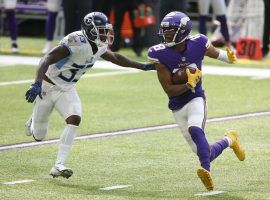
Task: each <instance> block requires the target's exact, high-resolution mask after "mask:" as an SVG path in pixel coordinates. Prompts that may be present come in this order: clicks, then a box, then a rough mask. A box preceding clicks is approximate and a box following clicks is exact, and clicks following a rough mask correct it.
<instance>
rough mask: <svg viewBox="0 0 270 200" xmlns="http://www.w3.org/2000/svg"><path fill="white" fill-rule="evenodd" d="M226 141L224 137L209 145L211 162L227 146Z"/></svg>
mask: <svg viewBox="0 0 270 200" xmlns="http://www.w3.org/2000/svg"><path fill="white" fill-rule="evenodd" d="M228 146H229V145H228V142H227V141H226V140H225V139H222V140H220V141H218V142H216V143H214V144H212V145H211V146H210V148H211V155H210V161H211V162H212V161H213V160H215V159H216V158H217V157H218V156H219V155H220V154H221V153H222V151H223V150H224V149H226V148H227V147H228Z"/></svg>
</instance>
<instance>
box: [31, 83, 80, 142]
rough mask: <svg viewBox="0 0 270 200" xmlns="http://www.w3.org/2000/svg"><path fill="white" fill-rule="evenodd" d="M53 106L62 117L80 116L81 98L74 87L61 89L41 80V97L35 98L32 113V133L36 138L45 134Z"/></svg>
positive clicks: (41, 137)
mask: <svg viewBox="0 0 270 200" xmlns="http://www.w3.org/2000/svg"><path fill="white" fill-rule="evenodd" d="M53 108H56V110H57V111H58V112H59V114H60V115H61V116H62V117H63V118H64V119H67V118H68V117H69V116H71V115H78V116H82V106H81V100H80V97H79V96H78V93H77V91H76V88H75V87H74V88H71V89H70V90H69V91H63V90H61V89H60V88H59V87H57V86H56V85H53V84H50V83H48V82H46V81H43V82H42V99H40V98H39V97H37V98H36V101H35V105H34V110H33V115H32V123H33V124H32V125H33V126H32V128H33V134H34V137H35V138H36V139H37V140H43V139H44V137H45V136H46V134H47V131H48V124H49V118H50V115H51V113H52V110H53Z"/></svg>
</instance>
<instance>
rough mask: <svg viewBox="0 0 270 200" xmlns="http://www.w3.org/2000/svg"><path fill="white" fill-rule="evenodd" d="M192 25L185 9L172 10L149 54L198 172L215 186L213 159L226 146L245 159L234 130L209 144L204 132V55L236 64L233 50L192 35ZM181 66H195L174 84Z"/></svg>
mask: <svg viewBox="0 0 270 200" xmlns="http://www.w3.org/2000/svg"><path fill="white" fill-rule="evenodd" d="M191 29H192V22H191V20H190V18H189V17H188V16H187V15H185V14H184V13H182V12H178V11H175V12H171V13H169V14H167V15H166V16H165V17H164V19H163V20H162V21H161V24H160V29H159V36H161V38H162V40H163V41H162V43H160V44H158V45H155V46H152V47H150V48H149V50H148V58H149V60H151V61H152V62H154V63H155V65H156V70H157V75H158V79H159V82H160V84H161V86H162V88H163V90H164V91H165V93H166V94H167V95H168V97H169V109H170V110H172V112H173V115H174V118H175V121H176V123H177V124H178V126H179V128H180V130H181V133H182V134H183V136H184V137H185V139H186V140H187V142H188V144H189V145H190V147H191V148H192V150H193V151H194V153H196V154H197V156H198V158H199V161H200V165H201V168H199V169H198V170H197V174H198V176H199V178H200V179H201V181H202V183H203V184H204V186H205V187H206V189H207V190H209V191H211V190H213V188H214V185H213V181H212V177H211V174H210V162H211V161H213V160H214V159H215V158H217V157H218V156H219V155H220V154H221V153H222V151H223V150H224V149H226V148H227V147H231V148H232V149H233V151H234V153H235V154H236V156H237V157H238V159H239V160H241V161H243V160H244V159H245V152H244V150H243V149H242V147H241V146H240V144H239V141H238V137H237V133H236V131H234V130H230V131H228V132H226V134H225V137H224V138H223V139H221V140H220V141H217V142H216V143H214V144H211V145H210V144H209V143H208V141H207V139H206V135H205V132H204V125H205V121H206V111H207V106H206V99H205V94H204V90H203V89H202V80H201V67H202V60H203V57H204V56H205V55H206V56H208V57H211V58H215V59H218V60H221V61H223V62H226V63H230V64H233V63H234V62H235V61H236V56H235V54H234V52H232V51H230V50H229V49H227V51H224V50H220V49H217V48H215V47H213V46H212V45H211V43H210V41H209V40H208V38H207V37H206V36H205V35H202V34H197V35H194V36H189V34H190V31H191ZM182 67H194V68H195V69H196V71H195V72H194V73H191V72H190V71H189V69H186V72H187V77H188V81H187V83H186V84H173V82H172V75H173V74H174V73H175V72H176V71H177V70H178V69H179V68H182Z"/></svg>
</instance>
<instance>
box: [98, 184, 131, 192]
mask: <svg viewBox="0 0 270 200" xmlns="http://www.w3.org/2000/svg"><path fill="white" fill-rule="evenodd" d="M131 186H132V185H114V186H110V187H103V188H99V190H105V191H107V190H116V189H122V188H127V187H131Z"/></svg>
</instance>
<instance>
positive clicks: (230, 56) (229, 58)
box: [205, 45, 237, 64]
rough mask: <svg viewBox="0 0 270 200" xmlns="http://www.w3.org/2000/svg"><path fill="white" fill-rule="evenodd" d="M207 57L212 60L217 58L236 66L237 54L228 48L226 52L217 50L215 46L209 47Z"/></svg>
mask: <svg viewBox="0 0 270 200" xmlns="http://www.w3.org/2000/svg"><path fill="white" fill-rule="evenodd" d="M205 55H206V56H209V57H210V58H215V59H218V60H221V61H223V62H226V63H229V64H234V63H235V62H236V60H237V58H236V55H235V53H234V52H233V51H231V50H230V49H229V48H226V51H224V50H221V49H217V48H215V47H214V46H213V45H210V46H209V48H208V49H207V50H206V54H205Z"/></svg>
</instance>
